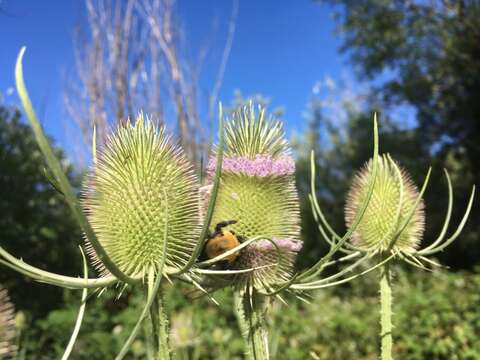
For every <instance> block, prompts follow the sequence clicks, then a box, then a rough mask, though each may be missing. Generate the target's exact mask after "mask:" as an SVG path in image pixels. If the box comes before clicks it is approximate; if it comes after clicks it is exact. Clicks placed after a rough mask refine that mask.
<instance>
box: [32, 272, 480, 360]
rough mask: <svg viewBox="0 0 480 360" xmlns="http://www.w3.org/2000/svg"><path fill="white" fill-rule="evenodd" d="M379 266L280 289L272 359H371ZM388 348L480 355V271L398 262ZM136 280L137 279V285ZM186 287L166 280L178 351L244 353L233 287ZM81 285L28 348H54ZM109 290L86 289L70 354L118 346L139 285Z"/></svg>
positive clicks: (85, 355)
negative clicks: (198, 292)
mask: <svg viewBox="0 0 480 360" xmlns="http://www.w3.org/2000/svg"><path fill="white" fill-rule="evenodd" d="M376 276H377V274H375V275H371V276H368V277H364V278H361V279H360V280H359V281H356V282H353V283H352V285H351V286H349V287H344V288H339V289H336V290H324V291H320V292H318V293H317V294H314V297H313V298H311V299H310V301H311V304H305V303H302V302H300V301H298V300H296V299H294V298H292V297H287V301H288V303H289V305H288V306H285V305H282V304H280V303H278V302H275V303H273V306H272V307H271V309H270V310H269V312H270V316H269V319H270V323H269V327H270V344H271V351H272V355H271V356H272V359H279V360H283V359H284V360H287V359H288V360H303V359H308V358H312V359H315V357H314V356H317V358H318V359H331V360H336V359H338V360H344V359H365V360H366V359H371V360H374V359H377V358H378V353H377V349H378V343H377V341H378V340H377V335H378V331H379V316H380V315H379V313H378V310H377V309H378V307H377V304H378V281H377V278H376ZM393 281H394V299H395V305H394V309H393V310H394V317H393V320H394V323H395V339H394V340H395V342H394V343H395V345H394V353H395V356H396V358H398V359H413V360H416V359H418V360H421V359H432V360H435V359H439V360H440V359H453V360H455V359H458V360H460V359H462V360H465V359H466V360H468V359H472V360H473V359H478V358H479V357H480V343H479V342H478V339H477V338H478V334H479V333H480V308H479V307H478V304H479V303H480V294H479V293H478V287H479V286H480V274H478V273H477V274H467V273H448V272H435V273H426V272H415V273H411V272H405V271H404V270H401V269H396V268H394V280H393ZM136 290H138V289H136ZM189 293H190V291H189V290H188V289H187V288H185V287H183V286H180V287H178V286H177V287H176V288H175V289H174V288H172V287H170V286H169V287H168V289H167V302H168V303H169V304H170V307H169V309H168V312H169V314H171V319H172V320H171V328H172V330H173V332H174V335H173V336H172V343H173V345H174V347H175V351H176V353H177V354H178V358H179V359H192V360H193V359H207V360H208V359H212V360H213V359H215V360H217V359H225V360H226V359H242V358H243V355H242V354H243V348H242V346H243V344H242V340H241V335H240V332H239V330H238V329H237V327H236V321H235V317H234V314H233V310H232V309H233V304H232V300H231V299H232V296H231V295H232V294H231V293H230V292H229V291H222V292H218V293H217V294H216V299H217V300H218V301H219V302H220V306H216V305H214V304H213V303H211V302H210V301H209V300H208V299H207V298H205V297H204V298H201V299H197V300H196V301H191V299H189V298H188V296H187V297H186V295H188V294H189ZM79 294H80V293H79V292H76V293H69V294H68V295H67V296H66V302H67V307H66V308H65V309H64V310H55V311H53V312H51V313H50V314H49V316H48V317H47V318H45V319H44V320H42V321H40V322H38V323H32V324H31V327H30V329H29V330H28V332H29V335H30V336H29V339H30V341H27V342H25V343H24V344H23V346H24V347H27V348H28V351H27V358H29V356H32V354H42V356H43V358H41V357H35V358H39V359H52V358H59V357H60V355H61V354H62V352H63V346H65V344H66V342H67V341H68V338H69V336H70V332H71V327H72V326H73V323H74V321H75V320H74V319H75V316H76V312H77V310H78V303H79V298H80V295H79ZM114 295H115V294H114V292H112V291H111V292H109V293H107V294H106V295H103V296H102V297H101V298H100V299H97V298H96V297H93V298H92V299H91V300H90V301H89V303H88V304H87V313H86V317H85V322H84V324H83V326H82V330H81V331H80V335H79V339H78V341H77V344H76V345H75V349H74V352H73V354H72V357H71V358H72V359H88V360H96V359H110V358H113V356H114V355H115V354H116V352H118V350H119V348H120V346H121V344H122V341H124V339H125V338H126V336H128V334H129V331H130V330H131V329H132V327H133V326H134V323H135V320H136V319H137V317H138V316H139V313H140V308H139V305H140V303H141V301H142V295H141V294H139V292H138V291H134V292H132V293H131V294H128V293H127V294H124V297H122V298H121V299H120V300H117V301H114ZM143 344H144V338H143V336H142V337H140V338H138V339H137V340H136V343H135V344H134V346H133V349H134V350H133V351H132V352H131V353H130V357H129V358H132V359H143V358H144V353H143V351H144V346H143Z"/></svg>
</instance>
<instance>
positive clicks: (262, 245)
mask: <svg viewBox="0 0 480 360" xmlns="http://www.w3.org/2000/svg"><path fill="white" fill-rule="evenodd" d="M273 243H275V245H277V246H278V248H279V249H280V250H287V251H293V252H299V251H300V250H301V249H302V246H303V243H302V242H301V241H298V240H291V239H279V238H272V241H269V240H259V241H255V242H253V243H252V244H251V245H250V246H252V247H253V248H255V249H256V250H259V251H275V250H277V247H276V246H275V245H274V244H273Z"/></svg>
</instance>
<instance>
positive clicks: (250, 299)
mask: <svg viewBox="0 0 480 360" xmlns="http://www.w3.org/2000/svg"><path fill="white" fill-rule="evenodd" d="M374 139H375V141H374V143H375V146H374V158H375V159H376V158H377V155H376V154H377V148H378V135H377V128H376V121H375V126H374ZM219 150H221V148H219V147H217V151H219ZM224 152H225V156H224V158H223V164H222V176H221V181H220V189H219V192H218V194H217V202H216V207H215V209H214V213H213V219H212V225H211V231H213V227H214V226H215V224H217V223H220V222H224V221H236V223H234V224H231V225H229V227H228V230H229V231H234V233H235V234H236V235H237V236H239V237H241V238H243V242H242V243H241V245H240V246H238V247H237V248H235V249H232V250H228V251H226V252H225V253H224V254H223V255H220V257H223V258H224V259H227V258H228V257H229V256H231V255H232V254H233V253H235V252H238V254H237V257H236V259H235V261H233V262H230V264H229V267H230V268H231V269H235V270H242V269H252V271H250V272H248V273H244V274H235V275H232V276H230V277H225V276H224V274H222V275H223V276H222V277H221V278H219V277H216V278H212V276H209V278H208V279H206V280H205V282H206V283H207V284H209V285H211V286H212V287H213V288H215V287H222V286H232V287H233V288H234V289H235V310H236V313H237V318H238V322H239V325H240V328H241V330H242V333H243V335H244V339H245V344H246V355H247V357H248V358H251V359H268V358H269V349H268V341H267V328H266V326H265V315H266V312H267V310H268V304H269V299H270V298H272V297H276V298H278V299H279V300H280V301H283V302H284V299H283V298H282V296H281V293H282V292H284V291H288V292H292V293H294V294H295V295H296V296H298V297H300V298H302V293H304V292H305V291H309V290H315V289H320V288H325V287H329V286H334V285H337V284H341V283H345V282H348V281H350V280H353V279H355V278H356V277H358V276H360V275H361V274H362V273H355V274H354V275H352V276H350V277H344V275H346V274H347V273H349V272H351V271H353V269H354V268H356V267H358V266H359V265H360V264H361V263H362V262H364V261H365V260H366V258H367V257H362V259H360V260H359V261H357V262H356V263H354V264H353V265H351V266H349V267H347V268H346V269H344V270H342V271H340V272H338V273H336V274H333V275H331V276H328V277H326V278H323V279H322V278H321V277H320V276H321V274H322V272H323V271H324V270H325V269H326V268H327V267H329V266H332V265H334V264H336V263H337V261H335V260H331V259H332V256H333V255H334V254H335V253H336V251H337V250H339V249H340V248H341V247H342V246H343V245H344V243H345V242H346V241H347V240H349V239H350V238H351V236H352V234H353V233H354V230H355V228H356V227H357V225H358V224H359V221H360V219H361V218H362V216H363V212H364V211H365V210H366V206H367V204H368V202H369V200H370V196H371V194H372V192H373V181H374V179H375V172H376V167H377V166H376V163H377V161H376V160H375V161H374V163H373V164H374V170H375V171H374V173H373V174H371V176H370V179H369V180H368V182H369V186H368V191H367V194H366V197H365V198H364V199H362V203H361V204H360V207H361V208H360V211H359V213H358V214H357V215H356V216H355V217H354V219H353V221H352V224H351V226H350V229H349V230H348V231H347V233H346V234H345V235H344V236H343V237H342V238H340V239H332V240H329V242H330V245H331V247H330V250H329V252H328V253H327V254H326V255H325V256H324V257H323V258H322V259H320V260H319V261H318V262H317V263H316V264H315V265H314V266H313V267H312V268H310V269H308V270H306V271H304V272H302V273H300V274H299V273H295V272H294V262H295V258H296V256H297V253H298V251H299V250H300V249H301V247H302V241H301V239H300V228H299V222H300V217H299V216H300V215H299V203H298V196H297V192H296V188H295V178H294V172H295V164H294V160H293V158H292V157H291V155H290V149H289V145H288V142H287V141H286V139H285V135H284V132H283V129H282V124H281V122H279V121H275V120H273V119H269V118H267V116H266V114H265V110H264V109H261V108H260V110H259V111H258V112H256V111H255V108H254V106H253V104H250V105H248V106H245V107H243V108H240V109H237V110H236V111H235V112H234V113H233V115H232V118H231V119H230V120H229V121H228V122H227V124H226V141H225V149H224ZM213 164H214V160H213V158H212V159H211V161H210V163H209V165H208V166H207V185H206V189H208V186H209V185H208V180H209V179H212V178H213V169H214V166H213ZM314 177H315V169H314V167H313V168H312V179H313V178H314ZM312 181H313V180H312ZM312 196H313V195H312ZM207 198H208V196H207ZM386 261H388V260H386ZM209 265H211V261H210V260H206V261H203V262H200V263H199V265H198V266H199V267H204V266H209ZM378 266H380V265H378ZM374 268H376V266H375V267H374ZM371 270H373V268H369V269H367V270H365V271H364V272H363V273H367V272H369V271H371ZM213 276H214V275H213Z"/></svg>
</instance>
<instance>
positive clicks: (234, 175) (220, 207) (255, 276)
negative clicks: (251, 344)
mask: <svg viewBox="0 0 480 360" xmlns="http://www.w3.org/2000/svg"><path fill="white" fill-rule="evenodd" d="M225 135H226V136H225V144H226V148H225V153H224V159H223V164H222V176H221V183H220V188H219V192H218V195H217V202H216V207H215V211H214V213H213V219H212V223H211V226H212V227H214V226H215V225H216V224H217V223H219V222H221V221H228V220H236V221H237V223H236V224H234V225H231V226H230V227H229V228H230V229H231V230H233V231H235V233H236V234H238V235H240V236H243V237H244V238H246V239H251V238H253V237H266V238H268V239H269V240H259V241H256V242H253V243H251V244H250V245H248V246H247V247H245V248H244V249H243V250H242V251H241V253H240V255H239V257H238V258H237V259H236V260H235V263H234V264H233V267H234V268H235V269H239V270H241V269H248V268H256V267H262V268H260V269H257V270H255V271H253V272H250V273H246V274H241V275H237V276H235V284H236V285H238V286H243V285H245V284H247V283H248V284H251V285H253V286H255V287H256V288H257V289H266V288H269V287H270V286H271V285H275V284H278V283H281V282H283V281H286V280H288V279H289V278H290V277H291V275H292V269H293V264H294V261H295V257H296V253H297V252H298V251H299V250H300V249H301V247H302V242H301V239H300V227H299V224H300V217H299V202H298V195H297V191H296V188H295V178H294V172H295V163H294V160H293V158H292V157H291V155H290V149H289V146H288V142H287V141H286V140H285V134H284V132H283V129H282V124H281V122H279V121H274V120H272V119H266V117H265V111H264V110H263V109H260V111H259V113H258V115H257V114H256V112H255V110H254V107H253V105H252V104H250V105H249V106H245V107H243V108H240V109H238V110H236V111H235V112H234V113H233V116H232V119H231V120H230V121H228V122H227V124H226V126H225ZM214 170H215V159H214V157H212V158H211V159H210V162H209V164H208V166H207V173H208V178H212V177H213V173H214Z"/></svg>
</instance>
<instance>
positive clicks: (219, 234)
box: [205, 220, 244, 265]
mask: <svg viewBox="0 0 480 360" xmlns="http://www.w3.org/2000/svg"><path fill="white" fill-rule="evenodd" d="M236 223H237V221H236V220H230V221H222V222H219V223H218V224H217V226H215V231H214V232H213V233H211V234H209V235H208V241H207V244H206V246H205V252H206V255H207V257H208V258H209V259H212V258H214V257H216V256H219V255H221V254H223V253H225V252H227V251H228V250H231V249H233V248H236V247H237V246H239V245H240V243H242V242H243V241H244V238H243V237H242V236H239V235H236V234H235V232H233V231H232V230H222V229H223V228H224V227H226V226H228V225H232V224H236ZM239 255H240V254H239V252H236V253H234V254H231V255H229V256H227V257H226V258H225V260H224V261H225V262H226V263H227V264H228V265H231V264H233V263H234V262H235V260H236V259H237V257H238V256H239Z"/></svg>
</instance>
